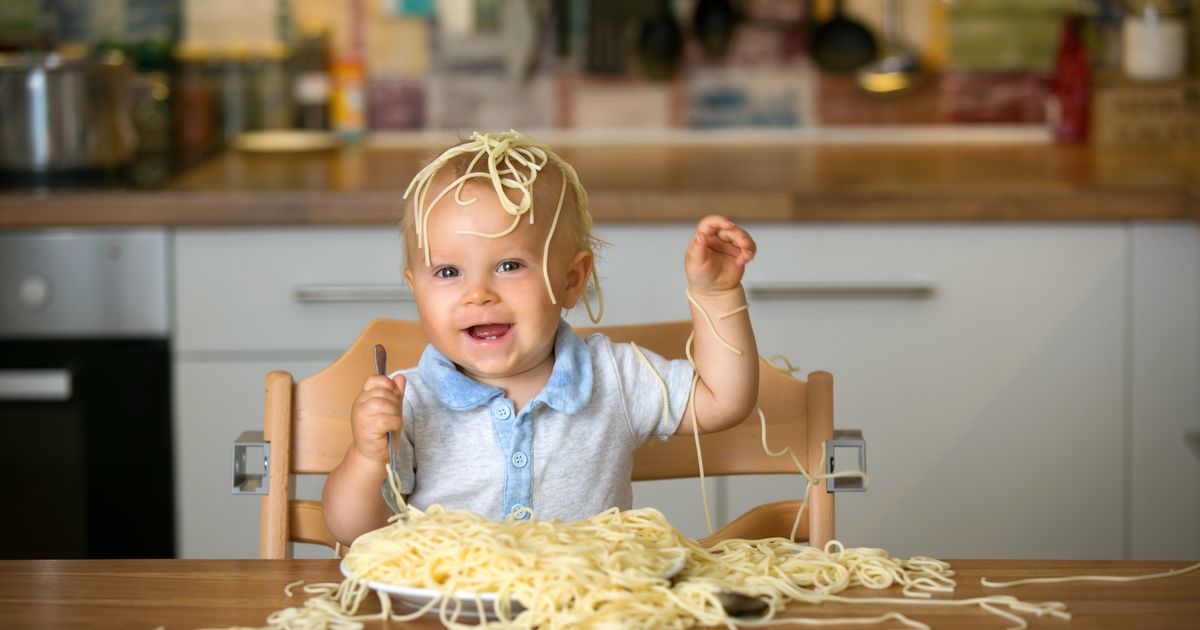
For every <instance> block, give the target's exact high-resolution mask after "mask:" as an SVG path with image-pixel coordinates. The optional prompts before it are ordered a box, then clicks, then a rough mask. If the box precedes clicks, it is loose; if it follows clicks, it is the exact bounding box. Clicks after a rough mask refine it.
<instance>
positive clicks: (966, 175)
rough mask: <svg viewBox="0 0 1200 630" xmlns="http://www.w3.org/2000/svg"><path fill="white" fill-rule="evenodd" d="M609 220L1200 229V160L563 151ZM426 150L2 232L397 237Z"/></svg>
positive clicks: (905, 151)
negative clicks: (388, 227) (722, 218)
mask: <svg viewBox="0 0 1200 630" xmlns="http://www.w3.org/2000/svg"><path fill="white" fill-rule="evenodd" d="M558 150H559V152H560V153H561V154H562V156H563V157H564V158H565V159H567V160H568V161H570V162H571V163H572V164H573V165H574V166H575V168H576V169H577V170H578V172H579V173H580V177H581V178H582V180H583V181H584V184H585V186H587V188H588V191H589V195H590V198H591V201H592V212H593V215H594V216H595V217H596V220H597V221H600V222H612V221H693V220H695V219H697V218H699V217H701V216H703V215H705V214H708V213H712V212H720V213H724V214H727V215H728V216H731V217H733V218H735V219H737V220H741V221H981V220H982V221H997V220H999V221H1004V220H1020V221H1026V220H1028V221H1072V220H1101V221H1104V220H1129V219H1181V218H1197V219H1200V148H1193V147H1180V146H1176V147H1164V148H1120V149H1117V148H1111V147H1110V148H1099V147H1086V146H1082V147H1070V146H1056V145H1047V144H1040V143H1028V144H1015V143H1006V144H989V145H982V144H965V145H951V144H935V145H863V144H820V143H793V144H783V143H769V144H750V143H747V144H728V143H727V144H705V145H687V144H675V145H659V144H653V145H651V144H647V145H643V146H639V145H612V146H596V145H592V146H571V145H566V146H559V147H558ZM431 153H432V151H431V150H427V149H416V148H371V147H356V148H347V149H341V150H338V151H332V152H326V153H316V154H308V155H249V154H240V153H228V154H225V155H222V156H219V157H217V158H215V159H213V160H211V161H209V162H207V163H205V164H202V165H200V166H199V167H197V168H195V169H194V170H192V171H190V172H188V173H187V174H185V175H183V176H182V177H180V178H179V179H178V180H177V181H176V182H174V183H173V184H172V185H171V186H170V187H169V188H167V189H165V190H159V191H112V190H106V191H57V190H56V191H50V192H41V193H39V192H28V191H24V192H22V191H9V192H4V193H0V228H14V227H38V226H71V225H78V226H91V225H95V226H105V225H107V226H119V225H210V226H222V225H228V226H239V225H244V226H252V225H306V224H330V225H347V224H349V225H385V224H389V223H392V222H394V220H395V218H396V216H397V212H398V210H399V208H400V204H401V193H402V192H403V189H404V187H405V186H406V185H407V183H408V181H409V180H410V179H411V177H412V176H413V174H414V173H415V172H416V170H417V166H418V164H419V162H420V160H421V159H422V158H423V157H426V156H429V155H430V154H431Z"/></svg>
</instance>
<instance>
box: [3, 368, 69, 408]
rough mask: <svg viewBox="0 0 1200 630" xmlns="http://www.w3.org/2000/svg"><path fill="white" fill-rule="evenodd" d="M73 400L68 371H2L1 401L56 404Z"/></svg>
mask: <svg viewBox="0 0 1200 630" xmlns="http://www.w3.org/2000/svg"><path fill="white" fill-rule="evenodd" d="M70 399H71V373H70V372H69V371H67V370H3V371H0V400H28V401H43V402H55V401H66V400H70Z"/></svg>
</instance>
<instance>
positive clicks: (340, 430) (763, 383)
mask: <svg viewBox="0 0 1200 630" xmlns="http://www.w3.org/2000/svg"><path fill="white" fill-rule="evenodd" d="M691 329H692V323H691V322H689V321H681V322H666V323H656V324H644V325H632V326H600V327H589V328H582V327H581V328H578V329H577V330H576V332H577V334H579V335H580V336H581V337H586V336H587V335H589V334H591V333H593V332H602V333H604V334H606V335H608V336H609V337H610V338H611V339H612V340H613V341H633V342H635V343H637V344H638V345H639V346H642V347H644V348H649V349H650V350H653V351H654V352H657V353H659V354H661V355H663V356H664V357H668V358H682V357H683V356H684V343H685V342H686V340H687V337H688V333H689V332H691ZM425 343H426V341H425V336H424V333H423V332H422V331H421V326H420V324H419V323H418V322H415V321H399V320H386V319H380V320H375V321H373V322H371V323H370V324H369V325H368V326H367V327H366V329H364V330H363V332H362V334H361V335H360V336H359V337H358V339H357V340H356V341H355V342H354V344H353V345H351V346H350V348H349V349H348V350H347V351H346V353H345V354H343V355H342V357H341V358H339V359H338V360H337V361H335V362H334V363H333V365H331V366H329V367H328V368H326V369H325V370H323V371H321V372H319V373H317V374H314V375H312V376H310V377H308V378H306V379H303V380H301V381H300V382H295V381H294V379H293V378H292V375H291V374H290V373H289V372H284V371H275V372H271V373H270V374H268V375H267V380H266V402H265V410H264V427H263V433H264V439H265V441H266V442H268V443H269V445H270V446H269V449H270V450H269V462H268V465H267V473H266V477H267V479H266V486H267V488H266V489H267V494H266V495H265V496H263V497H262V523H261V527H260V532H259V555H260V557H262V558H284V557H287V556H288V555H290V554H289V545H288V543H289V542H308V543H318V544H322V545H327V546H329V547H333V546H334V539H333V536H332V535H331V534H330V533H329V530H328V529H326V527H325V521H324V520H323V518H322V514H321V503H320V502H319V501H305V500H295V499H292V498H291V495H292V484H291V477H292V475H294V474H305V473H328V472H329V471H331V470H333V469H334V468H335V467H336V466H337V465H338V463H339V462H340V461H341V460H342V457H343V455H345V453H346V448H347V447H348V446H349V444H350V439H351V437H350V419H349V414H350V407H351V403H352V401H353V400H354V397H355V396H356V395H357V394H358V392H359V390H360V389H361V388H362V383H363V380H364V379H366V377H367V376H368V375H370V374H373V373H374V362H373V361H374V359H373V348H374V346H375V344H383V346H384V347H385V348H386V349H387V353H388V365H389V368H390V369H400V368H403V367H409V366H413V365H416V364H417V361H418V360H419V358H420V356H421V352H422V351H423V349H424V347H425ZM758 403H759V406H760V407H761V408H762V410H763V412H764V413H765V414H766V418H767V444H768V446H770V447H771V449H772V450H774V451H779V450H781V449H782V448H783V447H784V446H785V445H786V446H790V447H791V448H792V449H793V450H794V451H795V453H796V454H797V456H798V458H799V459H800V461H801V462H802V463H804V465H805V468H806V469H807V470H808V471H809V472H810V473H811V474H814V475H816V474H818V473H819V472H821V471H824V470H826V468H825V466H826V458H827V453H826V448H827V444H826V443H827V442H829V441H831V440H832V439H833V437H834V432H833V377H832V376H831V375H830V374H829V373H828V372H812V373H811V374H809V375H808V381H807V382H805V381H801V380H797V379H795V378H793V377H791V376H788V375H786V374H784V373H782V372H780V371H779V370H777V369H775V368H774V367H773V366H771V365H770V364H768V363H766V362H765V361H763V362H761V364H760V374H759V398H758ZM701 422H703V418H701ZM701 446H702V448H703V454H704V470H705V474H707V475H737V474H752V473H796V472H797V471H796V467H795V464H794V463H793V462H792V460H791V458H789V457H769V456H768V455H767V454H766V453H764V452H763V447H762V438H761V436H760V427H759V419H758V414H757V413H752V414H751V415H750V416H749V417H748V418H747V419H746V420H745V421H743V422H742V423H741V424H739V425H737V426H735V427H733V428H731V429H727V430H725V431H721V432H719V433H711V434H706V435H703V436H702V439H701ZM831 452H832V450H830V453H831ZM697 475H698V468H697V464H696V451H695V445H694V443H693V438H692V436H690V435H685V436H677V437H672V438H670V439H669V440H667V441H666V442H660V441H658V440H651V441H650V442H649V443H647V445H645V446H643V447H642V448H641V449H640V450H639V451H638V452H637V453H636V455H635V461H634V468H633V478H634V479H635V480H644V479H677V478H684V477H696V476H697ZM798 481H799V480H798ZM831 481H832V480H823V481H822V483H821V484H820V485H818V486H816V487H814V488H813V489H812V492H811V494H810V502H809V506H808V508H807V509H806V510H805V513H804V519H803V520H802V522H801V524H800V528H799V530H798V532H797V538H798V539H801V540H804V539H807V540H808V541H809V542H810V543H811V544H813V545H824V544H825V542H826V541H828V540H830V539H831V538H833V536H834V517H833V511H834V499H833V494H832V493H831V492H828V491H827V490H826V484H830V482H831ZM830 485H832V484H830ZM796 487H797V494H798V495H799V493H800V491H801V490H800V489H801V488H803V484H801V483H797V484H796ZM799 499H800V497H799V496H797V498H796V500H790V501H779V502H775V503H767V504H764V505H760V506H758V507H755V508H753V509H751V510H749V511H748V512H746V513H745V514H743V515H741V516H739V517H738V518H736V519H734V520H733V521H732V522H730V523H729V524H728V525H726V526H725V527H723V528H721V529H720V530H719V531H717V532H715V533H714V534H713V535H712V536H709V537H708V538H705V539H703V540H701V541H700V542H701V543H702V544H706V545H707V544H712V543H715V542H717V541H719V540H723V539H726V538H764V537H768V536H783V537H786V536H788V535H789V534H790V533H791V528H792V522H793V520H794V519H795V515H796V511H797V509H798V508H799V506H800V501H799ZM698 500H699V497H698V496H697V501H698Z"/></svg>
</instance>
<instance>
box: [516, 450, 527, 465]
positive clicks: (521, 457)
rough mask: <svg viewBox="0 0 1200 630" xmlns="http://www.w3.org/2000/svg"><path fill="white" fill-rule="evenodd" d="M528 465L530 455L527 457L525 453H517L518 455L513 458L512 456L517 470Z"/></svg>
mask: <svg viewBox="0 0 1200 630" xmlns="http://www.w3.org/2000/svg"><path fill="white" fill-rule="evenodd" d="M528 463H529V456H528V455H526V454H525V453H523V452H521V451H517V452H516V453H513V456H512V464H513V466H516V467H517V468H524V467H525V465H526V464H528Z"/></svg>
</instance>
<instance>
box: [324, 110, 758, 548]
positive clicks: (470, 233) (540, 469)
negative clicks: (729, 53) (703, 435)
mask: <svg viewBox="0 0 1200 630" xmlns="http://www.w3.org/2000/svg"><path fill="white" fill-rule="evenodd" d="M406 197H408V198H409V205H408V207H407V209H406V212H405V213H404V218H403V219H402V221H401V227H402V229H403V234H404V241H405V252H406V255H407V261H406V269H405V271H404V278H405V280H406V281H407V283H408V285H409V287H411V289H412V292H413V296H414V297H415V299H416V304H417V312H418V315H419V317H420V320H421V326H422V328H423V329H424V331H425V335H426V336H427V338H428V340H429V345H428V346H427V347H426V348H425V351H424V354H423V355H422V356H421V359H420V362H419V363H418V365H417V366H416V367H414V368H410V369H407V370H401V371H399V372H397V373H394V374H393V375H391V376H390V377H389V376H379V375H377V376H371V377H369V378H367V380H366V382H365V383H364V384H363V390H362V392H361V393H359V395H358V397H357V398H356V399H355V400H354V404H353V407H352V409H351V416H350V422H351V430H352V433H353V441H352V443H351V445H350V448H349V449H348V450H347V451H346V455H345V457H344V458H343V459H342V462H341V464H339V465H338V467H337V468H336V469H335V470H334V471H333V472H332V473H331V474H330V475H329V479H328V480H327V481H326V483H325V489H324V495H323V502H324V512H325V522H326V524H327V525H328V527H329V530H330V532H332V533H333V535H334V537H335V538H336V539H337V540H339V541H340V542H342V543H343V544H349V543H351V542H352V541H353V540H354V539H355V538H357V537H358V536H359V535H360V534H362V533H364V532H367V531H370V530H373V529H377V528H379V527H382V526H383V525H385V524H386V522H387V518H388V517H389V516H391V512H390V510H389V509H388V507H387V506H386V504H385V503H384V500H383V498H382V496H381V494H380V484H381V482H382V481H383V480H384V479H385V478H386V474H387V473H386V464H387V463H388V442H387V433H388V432H389V431H394V432H396V433H395V435H396V438H397V439H396V448H397V450H398V452H399V464H398V466H397V470H396V471H395V472H396V474H397V477H398V480H399V484H400V489H401V493H402V494H403V496H404V498H405V500H406V501H408V502H409V503H411V504H412V505H414V506H416V507H418V508H422V509H423V508H425V507H426V506H428V505H431V504H435V503H437V504H442V505H445V506H446V507H449V508H459V509H466V510H469V511H472V512H476V513H479V514H483V515H486V516H489V517H491V518H494V519H503V518H505V517H507V516H511V517H513V518H526V517H527V516H528V514H529V512H530V511H532V512H533V513H534V514H536V515H537V516H538V517H539V518H543V519H549V518H562V519H565V520H574V519H579V518H585V517H588V516H591V515H593V514H595V513H597V512H600V511H603V510H605V509H608V508H611V507H614V506H616V507H619V508H621V509H628V508H630V507H631V502H632V484H631V481H630V475H631V472H632V469H633V453H634V451H635V450H637V448H638V447H639V446H641V445H642V444H643V443H644V442H645V441H646V440H648V439H649V438H650V437H657V438H660V439H666V438H667V437H669V436H670V435H672V434H690V433H692V432H693V431H697V430H699V431H701V432H709V431H720V430H722V429H725V428H728V427H730V426H733V425H734V424H737V423H738V422H739V421H741V420H742V419H743V418H745V417H746V416H747V414H749V413H750V411H751V410H752V409H753V407H754V404H755V399H756V397H757V394H758V352H757V348H756V345H755V342H754V333H753V330H752V329H751V326H750V318H749V316H748V314H747V313H746V312H745V310H744V308H743V307H744V305H745V304H746V297H745V293H744V292H743V290H742V286H741V280H742V273H743V270H744V267H745V265H746V264H747V263H748V262H749V261H750V260H751V259H752V258H753V257H754V253H755V245H754V241H753V240H752V239H751V238H750V236H749V234H747V233H746V232H745V230H743V229H742V228H740V227H738V226H737V225H735V224H734V223H733V222H731V221H729V220H728V219H725V218H724V217H720V216H708V217H705V218H704V219H702V220H701V221H700V222H699V224H698V225H697V227H696V232H695V234H694V235H693V237H692V239H691V241H690V242H689V243H688V244H687V248H686V251H685V253H684V272H685V274H686V276H687V280H688V296H687V299H688V300H689V302H690V304H691V309H692V321H693V322H694V334H695V345H694V352H693V360H694V368H693V364H692V363H689V362H688V361H685V360H666V359H664V358H662V357H660V356H658V355H656V354H654V353H652V352H650V351H649V350H642V349H639V348H636V347H635V346H632V345H631V344H627V343H614V342H612V341H610V340H609V339H607V338H606V337H604V336H603V335H591V336H590V337H588V338H587V339H586V340H584V339H580V338H579V337H578V336H576V335H575V334H574V333H573V332H572V331H571V328H570V326H568V325H567V324H566V322H564V321H563V320H562V313H563V311H564V309H571V308H574V307H575V306H576V305H577V304H578V303H579V302H580V301H581V300H582V301H585V303H586V297H585V289H586V287H587V283H588V281H589V280H591V281H592V282H593V283H595V282H596V277H595V254H594V251H593V249H594V247H595V239H594V238H593V236H592V234H591V228H592V221H591V215H590V214H589V213H588V210H587V194H586V192H585V191H584V189H583V186H582V185H581V184H580V183H579V179H578V177H577V175H576V174H575V170H574V169H573V168H572V167H571V166H570V165H569V164H567V163H566V162H564V161H563V160H562V159H561V158H559V157H558V156H557V155H555V154H554V153H553V152H551V151H550V150H549V149H548V148H547V147H545V146H543V145H540V144H538V143H537V142H535V141H534V140H532V139H530V138H528V137H526V136H523V135H521V134H519V133H517V132H508V133H502V134H480V133H476V134H474V135H473V136H472V138H471V140H469V141H467V142H464V143H462V144H460V145H458V146H455V147H452V148H451V149H449V150H447V151H446V152H445V153H443V154H442V155H441V156H440V157H438V158H437V159H435V160H434V161H433V162H432V163H430V164H429V165H428V166H427V167H426V168H425V169H424V170H422V171H421V173H419V174H418V175H417V177H416V178H414V180H413V183H412V184H411V185H410V186H409V191H408V193H406ZM596 294H597V296H599V286H598V285H597V286H596ZM680 297H681V299H682V298H683V297H684V296H680ZM587 307H588V312H589V314H592V315H593V321H595V320H597V319H598V317H599V313H598V312H595V313H593V310H592V308H591V305H590V304H587ZM739 309H741V311H740V312H739ZM730 313H732V315H730V316H728V317H723V318H722V317H719V316H721V315H726V314H730ZM708 320H711V323H709V321H708ZM739 351H740V353H739ZM691 405H694V414H693V413H691V412H688V413H685V411H687V410H688V409H689V406H691ZM664 407H665V408H664ZM693 424H695V425H696V426H693Z"/></svg>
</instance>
